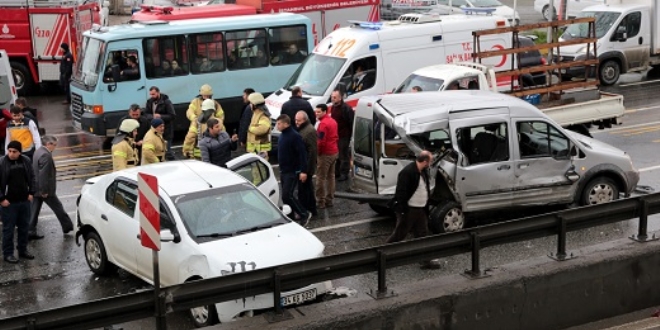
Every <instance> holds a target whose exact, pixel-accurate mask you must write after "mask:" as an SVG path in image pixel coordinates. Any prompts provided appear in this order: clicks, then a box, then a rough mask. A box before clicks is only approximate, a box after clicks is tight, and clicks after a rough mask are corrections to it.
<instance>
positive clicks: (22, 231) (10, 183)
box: [0, 141, 36, 264]
mask: <svg viewBox="0 0 660 330" xmlns="http://www.w3.org/2000/svg"><path fill="white" fill-rule="evenodd" d="M21 149H22V147H21V143H20V142H18V141H11V142H9V145H8V146H7V155H6V156H3V157H2V158H0V206H2V211H1V212H0V214H1V216H2V255H3V257H4V260H5V262H7V263H11V264H15V263H18V259H16V256H15V255H14V228H16V229H17V230H16V232H17V234H18V235H17V248H18V257H19V258H21V259H26V260H32V259H34V256H33V255H31V254H30V253H29V252H28V250H27V244H28V228H29V227H30V202H32V196H34V193H35V188H36V182H35V179H34V173H33V172H32V162H31V161H30V158H28V157H26V156H23V155H21Z"/></svg>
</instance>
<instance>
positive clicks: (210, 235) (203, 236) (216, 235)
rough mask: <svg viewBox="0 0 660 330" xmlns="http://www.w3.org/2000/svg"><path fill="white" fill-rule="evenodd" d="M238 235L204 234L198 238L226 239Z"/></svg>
mask: <svg viewBox="0 0 660 330" xmlns="http://www.w3.org/2000/svg"><path fill="white" fill-rule="evenodd" d="M234 235H236V234H235V233H211V234H203V235H197V236H196V237H197V238H207V237H213V238H219V237H221V238H224V237H233V236H234Z"/></svg>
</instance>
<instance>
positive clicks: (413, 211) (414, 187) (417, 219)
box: [387, 150, 440, 268]
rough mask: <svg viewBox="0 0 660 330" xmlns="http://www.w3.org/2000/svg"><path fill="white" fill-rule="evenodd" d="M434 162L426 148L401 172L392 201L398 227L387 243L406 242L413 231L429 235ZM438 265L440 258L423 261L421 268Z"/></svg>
mask: <svg viewBox="0 0 660 330" xmlns="http://www.w3.org/2000/svg"><path fill="white" fill-rule="evenodd" d="M431 162H433V155H432V154H431V152H429V151H426V150H424V151H422V152H420V153H419V155H418V156H417V158H416V159H415V162H414V163H410V164H408V165H406V167H404V168H403V169H402V170H401V172H399V175H398V177H397V181H396V191H395V193H394V200H393V203H394V205H393V206H394V212H395V213H396V227H395V228H394V232H393V233H392V235H391V236H390V237H389V238H388V239H387V243H394V242H400V241H403V240H404V239H406V236H407V235H408V233H409V232H410V231H411V230H412V231H413V235H414V236H415V238H419V237H424V236H427V235H428V225H429V224H428V222H429V219H428V200H429V197H430V196H431V189H430V186H429V172H428V169H429V166H430V165H431ZM439 267H440V263H439V262H438V261H437V260H428V261H425V262H423V263H422V268H439Z"/></svg>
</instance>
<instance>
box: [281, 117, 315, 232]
mask: <svg viewBox="0 0 660 330" xmlns="http://www.w3.org/2000/svg"><path fill="white" fill-rule="evenodd" d="M276 125H277V129H278V130H279V131H280V132H282V134H281V135H280V139H279V141H278V142H279V143H278V145H277V159H278V160H279V162H280V180H281V181H282V202H283V203H284V204H287V205H289V206H291V209H292V210H293V213H294V217H295V218H294V219H295V220H296V221H297V222H298V223H300V225H301V226H303V227H305V226H307V225H308V224H309V219H311V218H312V213H311V212H309V211H308V210H307V209H305V207H304V206H303V205H302V203H300V201H299V200H298V198H296V196H295V195H294V193H293V192H294V190H295V189H296V187H297V186H298V182H303V183H304V182H305V181H307V180H312V177H311V176H308V175H307V151H306V150H305V143H304V142H303V140H302V137H301V136H300V134H298V132H296V130H294V129H293V127H291V118H289V116H287V115H280V116H279V117H277V124H276Z"/></svg>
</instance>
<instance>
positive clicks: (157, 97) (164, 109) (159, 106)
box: [145, 86, 176, 160]
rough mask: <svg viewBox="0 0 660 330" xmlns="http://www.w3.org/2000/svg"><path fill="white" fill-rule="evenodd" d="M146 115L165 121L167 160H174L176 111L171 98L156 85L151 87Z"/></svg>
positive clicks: (164, 134) (164, 135)
mask: <svg viewBox="0 0 660 330" xmlns="http://www.w3.org/2000/svg"><path fill="white" fill-rule="evenodd" d="M145 112H146V117H147V119H149V120H152V119H155V118H160V119H162V120H163V122H164V123H165V132H164V133H163V138H165V141H167V151H166V152H165V158H167V160H174V159H175V158H174V153H173V152H172V139H174V119H175V118H176V113H175V112H174V106H173V105H172V101H170V98H169V97H168V96H167V95H165V94H163V93H161V92H160V89H159V88H158V87H156V86H151V88H149V100H147V106H146V107H145Z"/></svg>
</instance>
